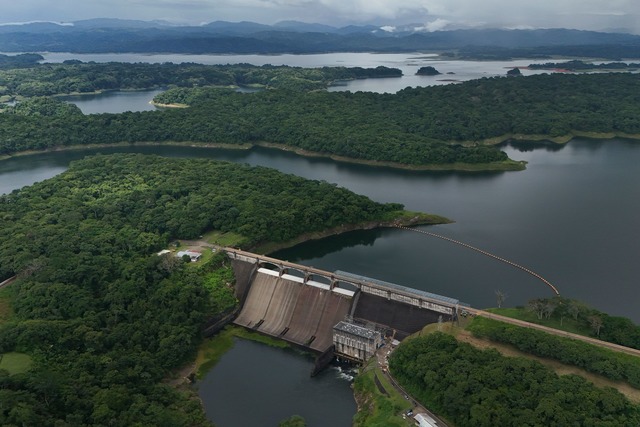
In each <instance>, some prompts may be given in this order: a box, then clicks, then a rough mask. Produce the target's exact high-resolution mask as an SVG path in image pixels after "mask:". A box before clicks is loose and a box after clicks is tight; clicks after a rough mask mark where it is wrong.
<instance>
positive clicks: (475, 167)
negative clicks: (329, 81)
mask: <svg viewBox="0 0 640 427" xmlns="http://www.w3.org/2000/svg"><path fill="white" fill-rule="evenodd" d="M639 139H640V137H639ZM135 146H173V147H194V148H222V149H226V150H249V149H251V148H253V147H263V148H269V149H274V150H280V151H288V152H292V153H295V154H298V155H300V156H303V157H315V158H325V159H331V160H334V161H336V162H341V163H349V164H360V165H366V166H374V167H388V168H393V169H401V170H408V171H443V172H444V171H458V172H503V171H520V170H524V169H526V164H527V162H524V161H516V160H507V161H504V162H498V163H477V164H474V163H446V164H429V165H408V164H404V163H395V162H382V161H376V160H362V159H353V158H350V157H343V156H338V155H333V154H325V153H318V152H315V151H308V150H303V149H300V148H296V147H289V146H287V145H283V144H273V143H269V142H256V143H242V144H228V143H217V142H193V141H184V142H183V141H164V142H151V141H145V142H135V143H131V142H117V143H113V144H87V145H67V146H58V147H50V148H45V149H43V150H24V151H17V152H15V153H11V154H2V155H0V160H6V159H10V158H12V157H19V156H29V155H34V154H42V153H52V152H58V151H79V150H85V149H86V150H89V149H96V148H108V147H135Z"/></svg>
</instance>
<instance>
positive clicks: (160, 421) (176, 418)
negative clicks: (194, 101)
mask: <svg viewBox="0 0 640 427" xmlns="http://www.w3.org/2000/svg"><path fill="white" fill-rule="evenodd" d="M284 206H286V209H284V208H283V207H284ZM309 206H312V207H315V209H310V208H309ZM400 208H401V206H400V205H397V204H388V205H382V204H378V203H374V202H372V201H371V200H369V199H367V198H365V197H362V196H358V195H355V194H353V193H351V192H349V191H347V190H344V189H341V188H336V187H335V186H332V185H330V184H327V183H321V182H316V181H307V180H304V179H302V178H298V177H295V176H292V175H285V174H282V173H279V172H277V171H274V170H270V169H266V168H261V167H250V166H247V165H236V164H229V163H223V162H214V161H207V160H187V159H167V158H161V157H157V156H142V155H113V156H95V157H91V158H87V159H84V160H81V161H78V162H74V163H72V164H71V166H70V168H69V170H68V171H66V172H64V173H63V174H61V175H58V176H56V177H55V178H52V179H50V180H47V181H44V182H40V183H37V184H35V185H33V186H31V187H26V188H24V189H22V190H19V191H14V192H12V193H11V194H7V195H4V196H1V197H0V242H1V243H0V277H2V278H3V279H4V278H6V277H10V276H12V275H14V274H18V275H19V279H18V280H17V281H16V282H14V283H12V284H11V286H10V288H9V289H8V291H9V295H10V307H11V309H10V310H9V309H7V308H6V307H7V306H6V305H3V307H5V308H4V309H3V311H4V312H5V313H8V314H7V315H6V316H5V320H4V321H3V322H2V323H0V353H3V354H6V353H12V352H17V353H24V354H27V355H29V356H31V357H32V359H33V364H32V366H31V369H30V370H29V371H28V372H26V373H23V374H20V375H12V376H6V374H5V375H2V374H1V373H0V376H2V385H3V386H2V388H1V389H0V402H2V404H0V425H42V426H50V425H51V426H53V425H56V426H76V425H106V424H109V425H113V426H131V425H158V426H195V425H208V423H207V421H206V419H205V417H204V414H203V413H202V410H201V408H200V405H199V402H198V401H197V399H193V395H192V393H193V392H192V391H180V390H176V389H173V388H171V386H169V385H168V384H163V383H161V381H162V379H163V378H165V377H166V376H167V374H168V373H169V372H172V371H174V370H175V369H176V368H178V367H180V366H184V364H185V362H187V361H189V360H193V357H194V355H195V353H196V350H197V348H198V347H199V345H200V343H201V328H202V326H203V325H204V324H205V322H206V321H207V320H208V319H215V318H219V317H220V316H222V315H224V311H225V310H228V309H229V308H230V307H233V306H234V305H235V300H234V299H233V297H232V293H231V290H230V288H229V283H230V282H232V280H233V279H232V277H231V274H230V271H229V270H228V268H227V267H226V265H227V264H228V261H226V260H225V259H224V257H223V256H221V255H216V256H212V257H211V258H210V259H209V260H208V261H206V262H203V261H201V262H200V263H197V264H198V265H196V264H194V268H187V266H188V265H189V264H185V263H184V262H182V261H181V260H179V259H177V258H175V257H172V256H157V255H155V252H157V251H158V250H159V249H161V248H163V247H166V246H167V245H168V243H169V242H171V241H174V240H175V239H177V238H194V237H196V236H199V235H201V234H202V233H203V232H205V231H206V230H207V229H217V230H218V231H220V232H231V233H234V234H235V235H242V236H245V237H246V239H247V241H248V242H261V241H268V240H278V239H281V240H282V239H289V238H292V237H293V236H295V235H296V234H297V233H301V232H302V231H305V230H307V229H311V230H322V229H323V228H327V227H332V226H334V225H336V224H342V223H359V222H365V221H370V220H375V219H376V218H379V217H380V216H385V215H386V214H387V212H389V211H397V210H398V209H400ZM4 292H5V291H3V296H4V295H6V294H4ZM1 299H2V300H4V299H5V298H1ZM11 310H13V314H11ZM0 372H4V371H0ZM16 408H19V409H20V410H17V409H16Z"/></svg>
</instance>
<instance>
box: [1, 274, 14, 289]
mask: <svg viewBox="0 0 640 427" xmlns="http://www.w3.org/2000/svg"><path fill="white" fill-rule="evenodd" d="M17 277H18V276H13V277H9V278H8V279H7V280H5V281H4V282H2V283H0V289H2V288H4V287H5V286H9V285H10V284H12V283H13V281H14V280H16V278H17Z"/></svg>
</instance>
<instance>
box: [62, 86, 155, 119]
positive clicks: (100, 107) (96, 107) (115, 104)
mask: <svg viewBox="0 0 640 427" xmlns="http://www.w3.org/2000/svg"><path fill="white" fill-rule="evenodd" d="M162 92H164V90H162V89H151V90H139V91H120V90H118V91H111V92H104V93H100V94H91V95H69V96H61V97H60V98H59V99H62V100H64V101H67V102H70V103H72V104H76V105H77V106H78V107H79V108H80V110H82V112H83V113H84V114H95V113H124V112H125V111H152V110H155V109H156V107H154V106H153V105H151V100H152V99H153V98H154V97H155V96H156V95H157V94H159V93H162Z"/></svg>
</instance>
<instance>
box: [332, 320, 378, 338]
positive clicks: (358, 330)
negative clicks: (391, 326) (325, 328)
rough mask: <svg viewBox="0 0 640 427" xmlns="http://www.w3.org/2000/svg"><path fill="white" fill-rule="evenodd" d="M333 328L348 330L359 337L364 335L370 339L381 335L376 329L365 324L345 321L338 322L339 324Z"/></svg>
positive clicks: (342, 330) (347, 331)
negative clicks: (360, 324)
mask: <svg viewBox="0 0 640 427" xmlns="http://www.w3.org/2000/svg"><path fill="white" fill-rule="evenodd" d="M333 329H335V330H338V331H341V332H346V333H348V334H351V335H356V336H358V337H364V338H367V339H370V340H372V339H374V338H375V337H376V336H379V335H380V332H377V331H374V330H373V329H369V328H365V327H364V326H359V325H356V324H355V323H349V322H345V321H340V322H338V324H336V326H334V327H333Z"/></svg>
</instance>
